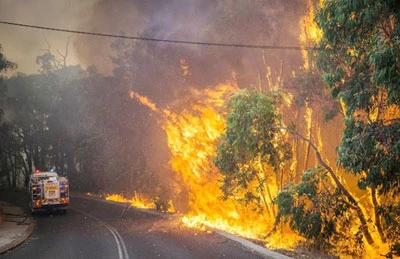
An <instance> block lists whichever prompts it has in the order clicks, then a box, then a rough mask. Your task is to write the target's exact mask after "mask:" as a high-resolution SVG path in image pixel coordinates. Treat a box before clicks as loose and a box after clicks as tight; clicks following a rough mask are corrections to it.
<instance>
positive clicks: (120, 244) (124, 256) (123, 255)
mask: <svg viewBox="0 0 400 259" xmlns="http://www.w3.org/2000/svg"><path fill="white" fill-rule="evenodd" d="M70 209H72V210H75V211H77V212H79V213H81V214H83V215H85V216H87V217H89V218H92V219H94V220H96V221H97V222H98V223H99V224H101V225H103V226H105V227H106V228H107V229H108V231H110V232H111V234H112V235H113V237H114V239H115V242H116V243H117V248H118V258H119V259H129V255H128V250H127V249H126V245H125V242H124V240H123V239H122V237H121V235H120V234H119V233H118V231H117V230H116V229H115V228H113V227H112V226H110V225H108V224H107V223H105V222H104V221H102V220H100V219H99V218H97V217H95V216H93V215H91V214H89V213H86V212H84V211H81V210H78V209H76V208H70Z"/></svg>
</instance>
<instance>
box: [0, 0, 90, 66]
mask: <svg viewBox="0 0 400 259" xmlns="http://www.w3.org/2000/svg"><path fill="white" fill-rule="evenodd" d="M94 3H95V1H92V0H85V1H77V0H72V1H71V0H57V1H52V0H34V1H33V0H0V17H1V18H0V20H2V21H9V22H16V23H26V24H32V25H39V26H48V27H60V28H66V29H71V30H76V29H79V27H80V25H81V24H82V23H84V22H85V21H87V20H88V19H89V18H90V17H91V16H92V9H93V8H92V7H93V5H94ZM70 36H71V34H68V33H59V32H51V31H43V30H35V29H30V28H22V27H15V26H9V25H4V24H1V25H0V44H1V45H2V47H3V52H4V53H5V55H6V56H7V58H8V59H10V60H11V61H14V62H15V63H17V65H18V69H17V71H20V72H23V73H37V71H38V66H37V65H36V57H37V56H38V55H41V54H43V53H44V51H45V50H46V49H48V48H49V46H50V48H51V50H52V52H53V53H57V50H59V51H60V52H61V53H65V47H66V43H67V41H68V37H70ZM75 38H76V36H73V37H72V38H71V41H73V40H74V39H75ZM67 61H68V62H69V64H76V63H78V62H79V58H78V57H77V55H76V52H75V51H74V49H72V48H70V51H69V55H68V60H67ZM14 72H15V71H13V73H14Z"/></svg>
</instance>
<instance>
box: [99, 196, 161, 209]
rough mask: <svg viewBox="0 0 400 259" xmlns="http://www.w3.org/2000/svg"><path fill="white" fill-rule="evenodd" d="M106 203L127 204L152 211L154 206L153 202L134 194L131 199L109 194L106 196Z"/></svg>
mask: <svg viewBox="0 0 400 259" xmlns="http://www.w3.org/2000/svg"><path fill="white" fill-rule="evenodd" d="M106 200H107V201H114V202H120V203H129V204H131V205H132V206H133V207H136V208H141V209H154V208H155V205H154V202H151V201H149V200H147V199H146V198H144V197H142V196H141V195H139V194H137V193H136V192H135V193H134V195H133V197H132V198H130V199H129V198H126V197H124V196H122V195H120V194H109V195H107V196H106Z"/></svg>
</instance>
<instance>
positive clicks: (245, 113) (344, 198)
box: [215, 90, 373, 247]
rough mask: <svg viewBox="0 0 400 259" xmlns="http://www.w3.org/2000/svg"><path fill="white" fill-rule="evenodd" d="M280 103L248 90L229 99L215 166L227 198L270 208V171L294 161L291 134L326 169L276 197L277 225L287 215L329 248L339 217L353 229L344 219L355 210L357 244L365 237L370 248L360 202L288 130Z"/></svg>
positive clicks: (306, 176)
mask: <svg viewBox="0 0 400 259" xmlns="http://www.w3.org/2000/svg"><path fill="white" fill-rule="evenodd" d="M279 103H280V102H279V94H277V93H269V94H267V93H260V92H257V91H249V90H243V91H241V92H239V93H237V94H235V95H234V96H232V98H231V100H229V102H228V116H227V126H226V133H225V134H224V135H223V136H222V138H221V143H220V145H219V147H218V153H217V157H216V158H215V164H216V166H217V167H218V169H219V170H220V171H221V173H222V174H223V184H222V186H221V189H222V190H223V192H224V195H225V198H227V197H235V198H236V199H238V200H239V201H245V202H251V201H256V202H257V203H258V204H260V203H261V201H262V202H264V204H265V207H266V208H267V209H268V208H269V207H270V205H269V204H268V203H269V202H272V200H273V199H271V197H272V195H270V192H269V189H268V187H269V186H273V184H274V182H273V181H271V179H273V178H271V175H270V172H271V170H268V169H271V168H273V169H275V172H276V170H277V169H278V168H280V167H282V166H283V165H284V164H285V162H287V161H288V159H289V158H290V150H291V147H290V145H288V144H287V143H289V142H288V136H287V134H288V133H289V134H290V135H293V136H296V137H299V138H300V139H302V140H303V141H305V142H307V143H308V144H309V145H310V148H311V149H312V150H313V151H314V153H315V155H316V157H317V160H318V163H319V165H320V166H321V167H322V170H321V169H317V170H308V171H307V172H306V173H304V174H303V176H302V181H301V182H300V183H299V184H297V185H293V186H292V187H290V186H291V185H290V184H289V185H288V186H287V187H286V188H284V189H283V190H282V191H281V192H280V193H279V194H278V198H277V199H276V203H277V204H278V209H279V211H278V214H277V222H279V220H280V218H281V217H282V216H283V217H284V218H286V219H287V220H288V221H289V222H290V223H291V226H292V227H293V228H294V229H296V230H298V232H299V233H300V234H301V235H304V236H305V237H307V238H310V239H311V240H313V241H315V242H316V244H321V245H326V244H330V243H331V242H333V241H332V239H333V236H334V234H338V233H339V232H340V231H339V228H340V223H339V222H336V220H337V219H339V218H341V219H342V222H341V223H343V222H344V221H345V220H347V223H346V226H349V224H350V223H349V218H348V217H342V215H344V213H345V211H346V210H347V209H351V210H352V211H353V212H355V213H354V216H353V217H355V218H357V219H358V220H359V236H360V238H359V239H358V240H360V239H362V237H363V236H364V237H365V238H366V239H367V241H368V243H370V244H372V243H373V239H372V237H371V234H370V232H369V229H368V223H367V219H366V217H365V215H364V212H363V211H362V209H361V207H360V205H359V203H358V202H357V200H356V199H355V198H354V197H353V195H352V194H351V193H350V192H349V191H348V190H347V189H346V187H345V186H344V185H343V184H342V183H341V181H340V180H339V178H338V176H337V174H336V173H335V171H334V170H333V169H332V168H331V167H330V166H329V165H328V164H327V163H326V162H325V161H324V159H323V158H322V156H321V151H320V150H319V149H318V147H317V146H316V145H315V144H314V143H313V142H312V141H311V140H310V139H308V138H306V137H304V136H303V135H301V134H300V133H298V132H296V131H295V130H294V129H291V128H288V127H285V126H284V124H283V123H282V121H281V119H280V118H281V115H280V110H279ZM288 170H289V169H288ZM272 172H273V171H272ZM326 176H328V177H326ZM326 179H328V180H326ZM276 182H278V180H277V181H276ZM318 183H321V184H318ZM285 184H286V183H285ZM264 191H266V194H267V195H265V193H264ZM267 198H269V199H270V200H269V201H268V200H267ZM332 201H335V202H332ZM352 224H354V223H352ZM342 229H344V227H343V226H342ZM349 229H350V227H348V228H347V230H348V231H349ZM327 230H329V231H327ZM336 236H338V235H336ZM321 245H319V247H321Z"/></svg>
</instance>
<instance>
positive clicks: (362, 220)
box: [277, 127, 374, 245]
mask: <svg viewBox="0 0 400 259" xmlns="http://www.w3.org/2000/svg"><path fill="white" fill-rule="evenodd" d="M277 128H279V129H284V130H287V131H288V132H289V133H291V134H294V135H297V136H299V137H300V138H301V139H303V140H304V141H306V142H308V143H309V144H310V146H311V148H312V149H314V151H315V155H316V156H317V160H318V162H319V164H320V165H321V166H322V167H324V168H325V169H326V170H327V171H328V173H329V175H330V176H331V178H332V180H333V181H334V182H335V184H336V186H337V187H338V188H339V190H340V191H341V192H342V193H343V195H344V196H346V198H347V199H348V200H349V203H350V204H351V207H352V208H353V209H354V210H355V211H356V213H357V216H358V219H359V220H360V223H361V231H362V232H363V234H364V236H365V238H366V239H367V242H368V244H370V245H372V244H373V243H374V240H373V239H372V236H371V233H369V230H368V224H367V220H366V218H365V216H364V213H363V211H362V210H361V207H360V205H359V204H358V202H357V201H356V200H355V199H354V197H353V196H352V195H351V194H350V192H349V191H348V190H347V189H346V188H345V187H344V186H343V184H342V183H341V182H340V181H339V179H338V177H337V176H336V174H335V172H334V171H333V169H332V168H331V167H330V166H329V165H328V164H327V163H326V162H325V161H324V160H323V159H322V157H321V154H320V153H319V150H318V148H317V147H316V146H315V145H314V143H312V141H311V140H309V139H308V138H306V137H304V136H303V135H301V134H300V133H298V132H296V131H293V130H291V129H288V128H286V127H277Z"/></svg>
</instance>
